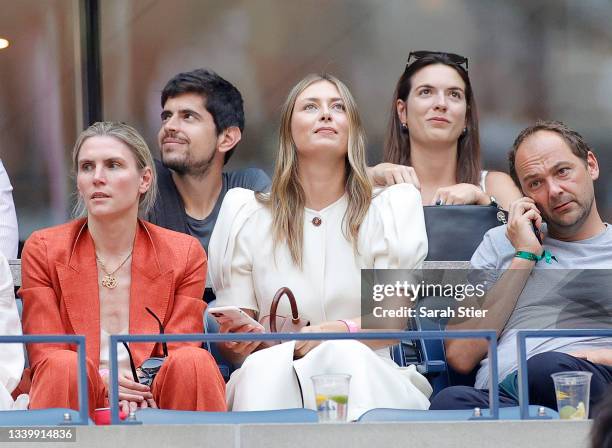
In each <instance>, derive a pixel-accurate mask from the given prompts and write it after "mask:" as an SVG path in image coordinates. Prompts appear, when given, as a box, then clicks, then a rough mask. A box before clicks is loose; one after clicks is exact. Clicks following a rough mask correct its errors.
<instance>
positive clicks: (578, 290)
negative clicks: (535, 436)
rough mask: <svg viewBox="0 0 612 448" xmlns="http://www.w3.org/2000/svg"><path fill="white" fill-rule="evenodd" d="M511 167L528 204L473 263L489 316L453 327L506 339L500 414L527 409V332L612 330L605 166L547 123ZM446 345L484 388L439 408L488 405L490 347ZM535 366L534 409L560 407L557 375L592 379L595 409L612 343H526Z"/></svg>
mask: <svg viewBox="0 0 612 448" xmlns="http://www.w3.org/2000/svg"><path fill="white" fill-rule="evenodd" d="M509 162H510V174H511V176H512V177H513V179H514V181H515V182H516V184H517V185H518V186H519V187H520V188H521V190H522V192H523V194H524V195H525V197H523V198H521V199H519V200H517V201H515V202H514V203H513V204H512V205H511V207H510V216H509V219H508V224H507V226H501V227H498V228H496V229H493V230H491V231H489V232H488V233H487V234H486V235H485V237H484V239H483V242H482V243H481V244H480V246H479V247H478V249H477V250H476V252H475V253H474V255H473V257H472V259H471V265H472V267H473V268H475V269H478V270H482V271H480V272H486V274H482V275H485V276H486V277H488V279H490V280H491V282H490V284H493V286H492V287H491V288H490V289H489V290H488V293H487V295H486V297H485V299H484V302H483V304H482V306H483V308H486V309H488V311H489V312H488V313H487V315H486V318H483V319H472V320H470V321H463V322H457V321H453V322H451V323H450V325H448V326H447V328H448V329H453V330H458V329H489V330H491V329H493V330H496V331H497V334H498V350H497V353H498V369H499V378H500V379H501V380H502V381H501V383H500V405H501V406H515V405H517V404H518V394H517V371H516V369H517V367H518V362H517V352H516V346H517V343H516V332H517V330H518V329H554V328H602V327H605V328H610V325H611V324H612V298H611V295H610V290H612V281H611V280H610V279H611V277H612V276H611V275H610V269H612V229H610V226H609V225H608V224H606V223H604V222H603V221H602V219H601V217H600V215H599V213H598V211H597V205H596V201H595V195H594V185H593V183H594V181H595V180H596V179H597V178H598V177H599V165H598V163H597V159H596V157H595V155H594V153H593V152H592V150H591V148H590V147H589V146H588V144H587V143H586V142H585V141H584V139H583V138H582V136H581V135H580V134H578V133H577V132H576V131H573V130H571V129H570V128H568V127H567V126H566V125H564V124H563V123H560V122H556V121H543V122H538V123H536V124H535V125H533V126H530V127H528V128H527V129H525V130H523V131H522V132H521V133H520V134H519V136H518V137H517V138H516V140H515V142H514V145H513V148H512V150H511V151H510V153H509ZM571 310H573V312H569V311H571ZM606 316H607V317H606ZM445 345H446V357H447V361H448V363H449V365H450V366H452V367H453V368H454V369H455V370H456V371H458V372H460V373H468V372H471V371H472V370H473V369H474V368H475V367H476V366H478V364H479V363H480V368H479V370H478V372H477V375H476V382H475V387H467V386H454V387H450V388H447V389H444V390H443V391H442V392H440V393H439V394H438V395H437V396H436V397H435V398H434V399H433V401H432V403H431V409H471V408H474V407H480V408H485V407H488V391H487V390H486V388H487V387H488V383H489V359H488V357H487V349H488V345H487V343H486V341H484V340H467V339H462V340H450V341H446V342H445ZM527 358H528V359H529V360H528V363H527V368H528V372H529V375H528V377H529V385H528V387H529V396H530V402H531V404H538V405H543V406H547V407H549V408H552V409H555V408H556V398H555V388H554V385H553V381H552V378H551V376H550V375H551V374H553V373H557V372H565V371H587V372H591V373H592V380H591V396H590V398H591V400H590V404H591V409H593V407H594V404H596V403H597V402H598V401H599V400H600V399H601V398H603V396H604V394H605V388H606V386H607V385H608V384H610V383H612V338H601V337H600V338H595V337H583V338H532V339H527Z"/></svg>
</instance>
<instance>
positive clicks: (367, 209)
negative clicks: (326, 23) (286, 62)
mask: <svg viewBox="0 0 612 448" xmlns="http://www.w3.org/2000/svg"><path fill="white" fill-rule="evenodd" d="M279 140H280V142H279V143H280V144H279V154H278V159H277V164H276V169H275V173H274V178H273V181H272V188H271V191H270V193H269V194H260V193H254V192H252V191H249V190H244V189H240V188H236V189H233V190H231V191H229V192H228V194H227V196H226V197H225V200H224V202H223V205H222V207H221V211H220V213H219V217H218V219H217V224H216V225H215V230H214V232H213V235H212V238H211V242H210V247H209V260H210V264H209V267H210V272H211V278H212V282H213V286H214V289H215V292H216V295H217V304H218V305H219V306H228V305H235V306H238V307H240V308H242V309H243V310H244V311H245V312H247V313H248V314H249V315H251V316H252V317H255V318H260V317H261V316H264V315H267V314H268V313H269V309H270V303H271V301H272V298H273V296H274V294H275V292H276V291H277V290H278V289H279V288H280V287H283V286H287V287H289V288H290V289H291V290H292V291H293V292H294V294H295V295H296V298H297V302H298V307H299V310H300V314H301V317H302V318H305V319H307V320H309V321H310V323H311V325H310V326H308V327H305V328H304V329H303V331H305V332H355V331H361V318H360V315H361V312H360V311H361V309H360V295H361V289H360V269H367V268H370V269H371V268H378V269H384V268H405V269H410V268H416V267H419V266H420V264H421V262H422V261H423V259H424V258H425V256H426V254H427V239H426V233H425V224H424V220H423V212H422V206H421V200H420V196H419V193H418V191H417V190H416V189H415V188H414V186H412V185H409V184H400V185H394V186H392V187H389V188H387V189H386V190H384V191H380V192H376V193H373V192H372V187H371V184H370V182H369V181H368V178H367V175H366V171H365V170H366V165H365V134H364V130H363V127H362V125H361V121H360V118H359V114H358V111H357V107H356V105H355V102H354V99H353V97H352V95H351V93H350V92H349V90H348V89H347V87H346V86H345V85H344V84H343V83H342V82H340V81H339V80H338V79H336V78H334V77H333V76H330V75H309V76H307V77H305V78H304V79H303V80H302V81H300V82H299V83H298V84H297V85H296V86H295V87H294V88H293V90H292V91H291V92H290V93H289V96H288V98H287V101H286V102H285V104H284V106H283V110H282V114H281V127H280V139H279ZM279 314H284V315H288V314H289V306H288V303H282V302H281V305H280V306H279ZM221 331H222V332H226V331H232V332H244V331H247V332H248V331H257V330H256V329H254V328H252V327H250V326H243V327H240V328H233V327H232V324H231V323H226V324H223V325H222V326H221ZM389 344H390V342H389V341H368V342H364V343H361V342H357V341H328V342H324V343H320V342H318V341H299V342H296V341H293V342H287V343H284V344H281V345H277V346H274V347H271V348H266V349H261V350H258V349H260V348H262V346H261V345H260V344H259V343H257V342H252V343H227V344H224V347H223V349H224V350H225V353H226V355H228V357H230V358H231V359H233V360H234V361H238V362H240V361H242V360H244V363H243V364H242V367H241V368H240V369H239V370H237V371H236V372H234V374H233V375H232V377H231V379H230V381H229V383H228V385H227V399H228V408H230V409H232V410H235V411H237V410H264V409H283V408H293V407H302V405H304V406H305V407H307V408H315V396H314V391H313V386H312V383H311V380H310V377H311V376H312V375H315V374H322V373H348V374H350V375H351V376H352V378H351V384H350V399H349V409H348V417H349V419H356V418H358V417H359V416H360V415H361V414H362V413H364V412H366V411H367V410H369V409H372V408H376V407H391V408H412V409H427V407H428V406H429V401H428V399H427V397H428V396H429V395H430V394H431V387H430V386H429V383H428V382H427V381H426V379H425V378H424V377H423V376H421V375H420V374H419V373H417V372H416V370H415V368H414V366H411V367H409V368H403V369H402V368H399V367H398V366H397V365H395V364H394V363H393V361H392V360H391V359H390V356H389V350H388V347H386V346H388V345H389ZM381 348H382V350H380V349H381ZM376 349H379V350H378V353H377V352H375V351H374V350H376ZM294 357H295V358H298V359H297V360H295V361H294ZM245 358H246V360H245Z"/></svg>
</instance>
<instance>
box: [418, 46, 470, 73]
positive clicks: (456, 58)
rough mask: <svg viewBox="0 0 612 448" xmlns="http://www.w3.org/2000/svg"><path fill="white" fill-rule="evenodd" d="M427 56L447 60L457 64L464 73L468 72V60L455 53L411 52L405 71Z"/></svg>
mask: <svg viewBox="0 0 612 448" xmlns="http://www.w3.org/2000/svg"><path fill="white" fill-rule="evenodd" d="M428 56H442V57H446V58H448V59H449V60H450V61H451V62H452V63H453V64H457V65H458V66H460V67H462V68H463V69H464V70H465V71H466V72H467V71H468V59H467V58H466V57H465V56H461V55H459V54H455V53H445V52H443V51H427V50H421V51H411V52H410V54H409V55H408V60H407V61H406V69H408V67H410V66H411V65H412V64H413V63H415V62H416V61H418V60H419V59H423V58H426V57H428Z"/></svg>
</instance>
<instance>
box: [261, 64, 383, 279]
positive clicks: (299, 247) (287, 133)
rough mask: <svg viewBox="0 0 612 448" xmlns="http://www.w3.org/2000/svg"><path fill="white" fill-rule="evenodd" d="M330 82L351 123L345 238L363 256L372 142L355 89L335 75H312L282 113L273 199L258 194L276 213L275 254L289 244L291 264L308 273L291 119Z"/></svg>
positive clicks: (302, 199)
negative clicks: (308, 93) (302, 99)
mask: <svg viewBox="0 0 612 448" xmlns="http://www.w3.org/2000/svg"><path fill="white" fill-rule="evenodd" d="M319 81H328V82H330V83H332V84H333V85H334V86H336V88H337V89H338V92H339V93H340V97H341V98H342V100H343V102H344V107H345V110H346V115H347V118H348V123H349V135H348V153H347V158H346V159H347V162H348V163H347V164H346V192H347V197H348V207H347V209H346V212H345V214H344V218H343V220H342V233H343V234H344V236H345V238H346V239H347V240H348V241H350V242H351V243H352V244H353V249H354V250H355V253H357V239H358V234H359V227H360V226H361V223H362V222H363V220H364V218H365V216H366V213H367V212H368V208H369V206H370V202H371V200H372V185H371V183H370V181H369V179H368V176H367V174H366V138H365V131H364V129H363V126H362V124H361V118H360V117H359V112H358V110H357V104H356V103H355V100H354V98H353V95H352V94H351V92H350V91H349V89H348V88H347V87H346V85H344V83H342V81H340V80H339V79H337V78H336V77H334V76H332V75H329V74H310V75H307V76H306V77H305V78H303V79H302V80H301V81H300V82H298V83H297V84H296V85H295V87H293V89H291V92H289V95H288V97H287V100H286V101H285V104H284V105H283V107H282V110H281V123H280V130H279V148H278V157H277V160H276V168H275V170H274V176H273V178H272V187H271V188H270V193H268V194H263V193H258V194H257V198H258V199H259V200H260V201H261V202H263V203H264V204H266V206H268V207H269V209H270V210H271V213H272V230H273V239H274V248H275V249H276V247H278V244H280V243H286V244H287V246H288V248H289V252H290V254H291V259H292V260H293V262H294V263H295V265H297V266H298V267H300V268H302V253H303V244H304V206H305V204H306V198H305V193H304V189H303V187H302V185H301V184H300V178H299V175H298V170H299V167H298V158H297V148H296V145H295V141H294V140H293V136H292V135H291V118H292V116H293V110H294V107H295V102H296V100H297V97H298V96H299V95H300V94H301V93H302V92H303V91H304V90H305V89H306V88H307V87H308V86H310V85H311V84H314V83H316V82H319Z"/></svg>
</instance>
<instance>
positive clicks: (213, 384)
mask: <svg viewBox="0 0 612 448" xmlns="http://www.w3.org/2000/svg"><path fill="white" fill-rule="evenodd" d="M72 161H73V167H74V170H75V172H76V186H77V194H78V203H77V207H76V209H75V212H76V213H75V214H76V215H77V216H81V218H79V219H76V220H74V221H71V222H68V223H67V224H63V225H60V226H56V227H51V228H48V229H44V230H40V231H37V232H34V233H33V234H32V236H31V237H30V238H29V239H28V241H27V242H26V244H25V247H24V249H23V256H22V285H23V286H22V288H21V290H20V291H19V293H20V295H21V297H22V298H23V304H24V312H23V327H24V332H25V333H26V334H41V333H42V334H82V335H85V337H86V355H87V381H88V390H89V412H90V415H93V410H94V409H95V408H103V407H107V406H108V381H109V371H108V368H109V335H111V334H126V333H127V334H157V333H158V332H159V331H160V329H159V326H158V323H157V322H156V319H155V318H154V317H152V316H151V315H150V314H151V312H152V314H154V315H155V316H157V317H158V318H159V319H160V321H161V322H162V323H163V325H164V327H165V332H166V333H201V332H202V331H203V320H202V313H203V311H204V307H205V303H204V302H203V301H202V300H201V297H202V293H203V290H204V283H205V278H206V267H207V266H206V265H207V262H206V255H205V253H204V250H203V249H202V246H201V245H200V243H199V242H198V241H197V240H196V239H194V238H192V237H191V236H188V235H184V234H182V233H177V232H173V231H170V230H167V229H163V228H161V227H157V226H154V225H152V224H150V223H148V222H145V221H142V220H141V219H139V216H144V215H146V212H147V211H148V209H149V208H150V207H151V206H152V204H153V202H154V201H155V194H156V190H155V185H156V183H155V168H154V164H153V159H152V156H151V153H150V151H149V148H148V147H147V144H146V143H145V141H144V140H143V139H142V137H141V136H140V135H139V134H138V132H137V131H136V130H135V129H133V128H132V127H130V126H128V125H126V124H123V123H113V122H101V123H95V124H94V125H92V126H90V127H89V128H88V129H86V130H85V131H83V132H82V133H81V135H80V136H79V138H78V139H77V142H76V144H75V146H74V150H73V157H72ZM159 345H160V344H154V343H138V344H134V345H133V346H132V347H131V354H133V363H134V365H135V366H141V365H142V364H143V362H146V360H148V359H149V358H151V357H153V356H161V350H160V347H159ZM199 345H200V344H199V343H197V342H193V343H181V344H170V349H169V356H168V357H167V358H166V359H165V360H164V362H163V365H162V366H161V368H160V370H159V373H158V374H157V377H156V378H155V381H154V382H153V384H152V386H150V387H149V386H147V385H144V384H141V381H140V380H139V378H135V377H134V376H133V375H132V373H131V370H130V361H131V359H130V358H131V356H130V354H129V353H128V351H127V350H125V349H124V347H123V346H119V347H118V349H119V351H118V353H119V356H118V358H119V372H118V374H119V399H120V400H121V407H122V410H123V411H124V412H126V413H127V412H129V411H132V410H135V409H136V408H146V407H159V408H165V409H189V410H208V411H212V410H215V411H220V410H225V409H226V407H225V397H224V386H225V384H224V382H223V379H222V377H221V374H220V372H219V370H218V368H217V365H216V363H215V361H214V359H213V358H212V356H210V354H209V353H208V352H206V351H205V350H203V349H201V348H199ZM28 355H29V361H30V365H31V368H32V387H31V390H30V397H31V400H30V408H32V409H40V408H73V409H77V408H78V398H77V388H76V387H75V386H76V378H77V353H76V347H75V346H72V345H67V344H65V345H64V344H30V345H29V346H28Z"/></svg>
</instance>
